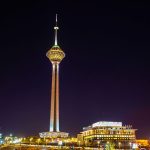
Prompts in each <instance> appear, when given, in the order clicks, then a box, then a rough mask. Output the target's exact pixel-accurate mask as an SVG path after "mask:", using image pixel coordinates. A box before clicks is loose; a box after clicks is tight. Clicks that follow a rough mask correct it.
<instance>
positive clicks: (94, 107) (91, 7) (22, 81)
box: [0, 0, 150, 138]
mask: <svg viewBox="0 0 150 150" xmlns="http://www.w3.org/2000/svg"><path fill="white" fill-rule="evenodd" d="M56 13H58V25H59V27H60V30H59V34H58V36H59V37H58V39H59V45H60V47H61V48H62V49H63V50H64V52H65V53H66V57H65V58H64V60H63V61H62V62H61V64H60V130H61V131H65V132H69V133H70V134H71V135H76V134H77V133H79V132H80V131H82V127H85V126H88V125H91V124H92V123H95V122H97V121H122V122H123V124H124V125H133V128H136V129H138V131H137V136H138V138H148V137H150V117H149V116H150V59H149V58H150V55H149V54H150V52H149V51H150V5H149V3H145V2H140V1H137V2H127V1H126V2H125V1H122V2H119V1H105V2H103V3H102V2H101V3H99V2H98V1H91V2H87V1H85V2H79V1H76V2H75V1H72V2H70V1H69V0H68V1H67V0H61V1H48V0H45V1H42V0H41V1H37V0H32V1H19V2H18V1H5V2H3V3H2V2H0V22H1V23H0V132H2V133H4V134H8V133H13V134H15V135H18V136H29V135H38V133H39V132H43V131H48V129H49V109H50V91H51V63H50V61H49V60H48V58H47V57H46V52H47V51H48V50H49V49H50V48H51V47H52V45H53V43H54V30H53V27H54V25H55V14H56Z"/></svg>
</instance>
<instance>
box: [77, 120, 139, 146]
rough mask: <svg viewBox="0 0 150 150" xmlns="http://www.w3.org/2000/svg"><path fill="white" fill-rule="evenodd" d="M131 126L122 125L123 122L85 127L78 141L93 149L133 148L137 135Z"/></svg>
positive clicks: (101, 122)
mask: <svg viewBox="0 0 150 150" xmlns="http://www.w3.org/2000/svg"><path fill="white" fill-rule="evenodd" d="M136 130H137V129H133V128H132V126H131V125H124V126H123V125H122V122H108V121H100V122H96V123H93V124H92V125H90V126H88V127H84V128H83V131H82V132H81V133H80V134H78V136H77V138H78V141H80V143H81V144H82V145H85V146H91V147H101V146H102V147H106V146H111V147H115V148H132V145H133V144H134V143H135V140H136V134H135V131H136Z"/></svg>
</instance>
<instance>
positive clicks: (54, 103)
mask: <svg viewBox="0 0 150 150" xmlns="http://www.w3.org/2000/svg"><path fill="white" fill-rule="evenodd" d="M50 131H51V132H59V64H58V63H53V64H52V89H51V112H50Z"/></svg>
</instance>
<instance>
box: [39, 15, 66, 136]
mask: <svg viewBox="0 0 150 150" xmlns="http://www.w3.org/2000/svg"><path fill="white" fill-rule="evenodd" d="M58 29H59V27H58V26H57V14H56V25H55V27H54V31H55V42H54V45H53V46H52V48H51V49H50V50H48V52H47V53H46V56H47V57H48V58H49V60H50V62H51V63H52V86H51V109H50V127H49V132H42V133H39V134H40V137H42V138H57V137H68V133H66V132H60V131H59V64H60V62H61V61H62V60H63V58H64V57H65V53H64V52H63V50H62V49H61V48H60V47H59V46H58V40H57V31H58Z"/></svg>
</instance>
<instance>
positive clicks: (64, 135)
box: [39, 132, 69, 138]
mask: <svg viewBox="0 0 150 150" xmlns="http://www.w3.org/2000/svg"><path fill="white" fill-rule="evenodd" d="M39 135H40V137H41V138H67V137H68V136H69V133H66V132H41V133H39Z"/></svg>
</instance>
